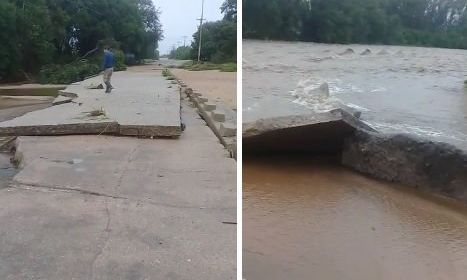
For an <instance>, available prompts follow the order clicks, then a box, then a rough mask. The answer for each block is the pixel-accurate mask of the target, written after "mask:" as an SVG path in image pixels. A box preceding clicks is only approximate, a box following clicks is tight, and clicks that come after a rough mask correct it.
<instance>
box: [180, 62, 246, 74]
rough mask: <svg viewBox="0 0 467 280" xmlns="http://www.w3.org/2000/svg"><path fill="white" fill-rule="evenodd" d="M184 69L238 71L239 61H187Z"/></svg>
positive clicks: (183, 66)
mask: <svg viewBox="0 0 467 280" xmlns="http://www.w3.org/2000/svg"><path fill="white" fill-rule="evenodd" d="M181 68H183V69H185V70H189V71H206V70H219V71H221V72H237V63H235V62H227V63H212V62H201V63H197V62H193V61H190V62H187V63H185V64H184V65H182V67H181Z"/></svg>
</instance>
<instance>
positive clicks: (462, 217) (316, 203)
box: [243, 157, 467, 280]
mask: <svg viewBox="0 0 467 280" xmlns="http://www.w3.org/2000/svg"><path fill="white" fill-rule="evenodd" d="M243 166H244V168H243V169H244V171H243V176H244V177H243V197H244V198H243V248H244V249H243V271H244V278H245V279H246V280H263V279H264V280H266V279H267V280H275V279H277V280H283V279H326V280H342V279H345V280H374V279H379V280H386V279H387V280H394V279H413V280H435V279H437V280H448V279H449V280H461V279H467V209H466V207H464V206H461V205H457V204H456V203H454V202H452V201H448V200H444V199H437V198H433V197H429V196H425V195H423V194H419V193H417V192H415V191H412V190H411V189H408V188H406V187H401V186H398V185H394V184H387V183H384V182H380V181H377V180H373V179H369V178H366V177H364V176H361V175H359V174H357V173H355V172H352V171H349V170H347V169H345V168H343V167H340V166H339V165H337V164H335V163H333V162H327V161H326V160H323V159H321V160H316V159H314V160H313V159H312V160H310V159H303V158H302V159H301V158H291V157H287V158H280V157H275V158H254V159H251V158H250V159H249V158H244V163H243Z"/></svg>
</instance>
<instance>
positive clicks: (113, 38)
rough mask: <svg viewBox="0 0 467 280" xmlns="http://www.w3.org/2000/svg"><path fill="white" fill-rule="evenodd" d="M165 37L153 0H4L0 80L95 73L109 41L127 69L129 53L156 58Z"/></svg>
mask: <svg viewBox="0 0 467 280" xmlns="http://www.w3.org/2000/svg"><path fill="white" fill-rule="evenodd" d="M161 38H162V30H161V26H160V23H159V11H158V10H157V9H156V8H155V6H154V4H153V2H152V1H151V0H73V1H72V0H24V1H17V0H2V1H0V41H1V42H2V43H1V44H0V82H4V81H15V80H24V79H30V78H35V77H39V79H40V80H41V81H43V82H70V81H75V80H76V79H81V78H82V77H83V76H89V75H92V74H95V73H96V71H98V70H99V69H98V68H100V67H101V59H102V46H103V45H104V44H109V45H111V46H112V47H113V48H114V50H115V55H116V59H117V65H116V69H117V70H121V69H124V68H125V66H124V60H125V54H131V55H132V57H134V59H135V60H136V61H140V60H141V59H144V58H156V57H157V55H158V53H157V51H156V49H157V46H158V41H159V40H160V39H161Z"/></svg>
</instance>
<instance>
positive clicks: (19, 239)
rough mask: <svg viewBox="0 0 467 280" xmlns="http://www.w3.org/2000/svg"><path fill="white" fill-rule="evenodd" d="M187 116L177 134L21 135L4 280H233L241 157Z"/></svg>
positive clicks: (6, 205)
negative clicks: (175, 136)
mask: <svg viewBox="0 0 467 280" xmlns="http://www.w3.org/2000/svg"><path fill="white" fill-rule="evenodd" d="M182 118H183V121H184V122H185V124H186V130H185V132H184V133H183V134H182V135H181V137H180V138H179V139H178V140H175V141H174V140H171V139H136V138H131V137H111V136H104V135H101V136H95V135H94V136H93V135H75V136H60V137H57V136H54V137H31V136H24V137H18V139H17V141H18V142H17V157H18V158H19V159H20V168H21V170H20V172H19V173H18V174H17V175H16V176H15V177H14V182H13V186H12V187H11V188H6V189H2V190H0V205H1V207H0V223H1V224H2V227H1V228H0V244H1V245H2V246H0V279H33V278H34V279H36V278H37V279H49V280H59V279H212V280H217V279H235V277H236V230H237V228H236V225H235V224H232V223H235V222H236V200H237V199H236V162H235V160H233V159H231V158H229V157H228V152H227V151H226V150H225V149H224V147H223V146H222V145H221V144H220V143H219V142H218V141H217V138H216V137H215V136H214V135H213V133H212V132H211V130H210V129H209V128H208V127H207V126H206V125H205V123H204V122H203V121H202V120H201V119H200V117H199V116H198V115H197V114H196V113H195V112H194V110H193V108H188V107H187V105H183V108H182Z"/></svg>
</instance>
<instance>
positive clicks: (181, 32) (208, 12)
mask: <svg viewBox="0 0 467 280" xmlns="http://www.w3.org/2000/svg"><path fill="white" fill-rule="evenodd" d="M153 1H154V4H155V6H156V7H157V8H159V9H160V11H161V15H160V22H161V23H162V29H163V30H164V39H163V40H162V41H161V42H159V51H160V53H161V54H166V53H168V52H169V51H170V49H171V48H172V46H173V45H183V36H187V39H186V44H187V45H188V44H190V42H191V40H192V35H193V33H195V32H196V30H197V29H198V25H199V21H197V19H199V18H200V16H201V1H202V0H153ZM204 1H205V2H204V18H205V19H206V20H207V21H216V20H219V19H221V18H222V14H221V10H220V7H221V5H222V3H223V2H224V0H204Z"/></svg>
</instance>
